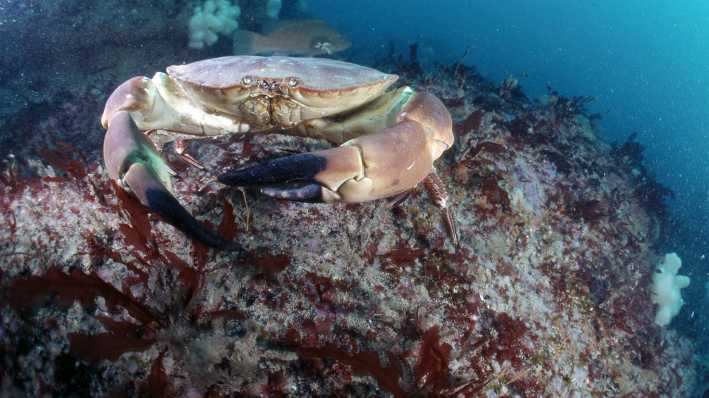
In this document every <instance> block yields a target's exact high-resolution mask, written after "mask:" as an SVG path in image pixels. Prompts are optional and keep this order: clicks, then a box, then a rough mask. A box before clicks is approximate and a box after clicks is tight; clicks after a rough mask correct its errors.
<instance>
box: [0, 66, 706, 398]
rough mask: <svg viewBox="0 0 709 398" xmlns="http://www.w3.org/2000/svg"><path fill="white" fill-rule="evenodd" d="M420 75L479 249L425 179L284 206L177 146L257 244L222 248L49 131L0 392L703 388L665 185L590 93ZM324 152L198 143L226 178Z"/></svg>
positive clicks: (661, 391) (15, 246)
mask: <svg viewBox="0 0 709 398" xmlns="http://www.w3.org/2000/svg"><path fill="white" fill-rule="evenodd" d="M398 65H399V67H400V68H401V70H399V71H395V72H402V71H403V72H404V76H403V79H404V80H405V81H406V82H407V83H408V84H412V85H415V86H417V87H419V88H420V89H427V90H430V91H432V92H433V93H434V94H435V95H437V96H438V97H440V98H443V99H445V102H446V103H447V105H448V106H449V108H450V110H451V112H452V113H453V115H454V117H455V119H456V122H457V123H456V133H457V143H456V146H455V147H454V148H453V149H452V150H451V151H450V152H449V153H448V154H447V155H446V156H445V157H444V158H443V159H442V160H441V161H440V162H439V164H438V171H439V173H440V174H441V177H442V179H443V181H444V182H445V183H446V185H447V186H448V189H449V191H450V194H451V197H452V200H453V202H454V205H455V217H456V219H457V222H458V225H459V227H460V237H461V245H460V247H459V248H454V247H452V246H451V245H450V243H449V241H448V239H447V237H446V230H445V227H444V226H443V225H441V223H440V218H439V217H438V214H437V212H436V209H435V208H432V206H431V205H430V204H429V203H428V202H427V200H426V198H425V195H424V194H421V193H420V192H419V189H420V188H419V189H417V190H415V191H414V192H412V194H411V195H410V197H409V198H408V199H406V200H405V201H404V202H403V203H400V204H398V205H396V206H395V207H394V208H392V207H391V206H390V205H389V204H387V203H386V201H376V202H371V203H365V204H362V205H344V204H338V205H315V204H302V203H290V202H283V201H279V200H273V199H267V198H264V197H262V196H259V195H257V194H256V193H254V192H251V191H249V190H246V191H243V192H242V191H240V190H233V189H226V188H224V187H221V186H218V184H215V183H214V182H213V181H212V178H211V175H210V174H209V173H207V172H205V171H200V170H197V169H194V168H187V167H184V166H183V165H181V164H180V163H179V161H178V160H177V159H176V158H175V157H174V156H172V153H171V150H170V148H168V150H167V152H166V153H167V156H168V159H169V161H170V162H172V163H173V165H174V168H175V169H176V170H179V171H180V175H181V178H180V179H179V180H177V182H176V184H175V185H176V191H177V196H178V197H179V198H180V200H181V202H182V203H185V204H187V205H188V206H189V208H190V209H189V210H190V211H191V212H192V213H193V214H195V215H196V216H197V217H198V218H199V219H200V220H201V221H202V222H204V223H205V224H208V225H209V226H210V227H211V228H213V229H215V230H218V231H219V232H220V233H221V234H222V235H223V236H226V237H227V238H229V239H233V240H234V241H236V242H237V243H238V244H239V245H240V247H241V248H242V249H243V250H242V251H240V252H224V251H213V250H209V249H207V248H205V247H203V246H201V245H199V244H197V243H195V242H190V241H189V240H187V239H186V238H185V237H184V236H183V235H181V234H180V233H178V232H176V230H175V229H174V228H173V227H171V226H170V225H168V224H166V223H164V222H159V220H157V219H156V218H155V216H154V215H152V214H150V213H148V212H147V211H146V210H145V209H144V208H142V207H141V206H140V205H139V204H138V203H137V202H136V201H135V200H134V199H133V198H131V197H130V196H128V195H126V194H124V193H122V191H121V190H117V189H115V187H113V186H112V184H111V182H109V180H108V179H107V177H106V175H105V173H104V172H103V170H102V168H101V166H100V165H99V164H98V162H97V159H98V156H97V153H98V147H97V148H95V149H94V148H87V147H83V146H81V144H80V143H78V142H69V143H64V144H62V143H59V142H58V141H54V142H53V143H52V145H51V146H48V145H47V143H46V142H43V143H42V144H41V145H40V144H39V143H36V144H37V145H35V146H30V147H28V148H26V149H25V151H26V152H25V153H23V156H22V157H21V158H20V157H19V156H15V157H12V158H8V160H6V162H5V164H4V166H3V168H2V173H1V174H0V190H1V192H0V225H2V227H0V258H2V267H1V268H0V284H1V286H2V304H1V305H0V322H1V323H0V395H3V396H13V395H33V396H39V395H41V394H49V395H52V394H54V395H64V396H68V395H74V396H137V395H143V396H210V397H219V396H272V397H280V396H294V397H307V396H390V397H410V396H420V397H460V396H463V397H538V396H550V397H551V396H553V397H572V396H578V397H607V396H619V397H639V396H643V397H661V396H684V395H686V394H688V391H691V389H692V386H693V384H694V383H695V378H696V375H695V371H694V369H693V367H692V364H691V357H692V349H693V348H692V345H691V344H690V343H689V342H688V341H687V340H686V339H684V338H681V337H679V336H677V335H676V334H674V333H673V332H672V331H669V330H666V329H660V328H658V327H657V326H655V325H654V324H653V322H652V319H653V314H654V308H653V305H652V302H651V301H650V295H649V292H648V291H647V289H646V287H647V286H648V284H649V280H650V277H651V274H652V272H653V264H654V263H655V262H656V261H655V259H656V253H655V252H654V251H653V247H654V246H655V245H656V244H657V238H658V230H659V228H661V226H662V224H661V217H662V208H661V206H660V205H659V204H658V203H661V201H662V192H661V191H660V190H659V189H655V190H652V189H651V188H652V187H640V186H638V182H637V181H636V180H635V179H634V177H633V176H632V173H631V166H629V165H628V160H627V156H626V157H624V155H623V153H626V152H629V151H630V149H632V148H630V149H628V150H626V151H622V149H621V150H619V149H618V148H616V150H615V151H614V150H613V149H612V148H611V147H610V146H608V145H606V144H605V143H603V142H602V141H601V140H600V139H598V138H597V137H596V135H595V131H594V130H593V128H592V124H591V123H589V116H588V115H586V113H585V109H584V106H585V103H586V102H585V101H586V99H584V98H575V99H567V98H563V97H561V96H560V95H559V94H558V93H555V92H550V95H549V99H548V100H547V101H530V100H528V99H527V98H526V97H524V95H523V94H522V93H521V91H520V90H519V88H518V87H517V86H516V85H514V84H513V83H514V82H512V81H508V82H506V83H505V84H504V85H503V87H496V86H495V85H494V84H491V83H490V82H487V81H485V80H484V79H482V78H481V77H480V76H479V75H477V74H476V73H475V72H474V71H473V70H472V69H470V68H468V67H465V66H463V65H453V66H450V67H441V69H440V70H439V71H438V72H437V75H436V76H437V78H436V79H435V82H434V81H433V80H432V79H429V78H427V77H426V76H425V75H421V74H419V73H415V74H414V73H413V72H412V71H414V70H418V69H417V68H416V67H414V66H412V65H407V63H406V62H405V61H401V60H399V62H398ZM406 71H410V72H411V74H406ZM75 112H76V113H79V114H81V113H82V112H87V113H88V111H87V110H86V109H83V108H80V109H76V110H75ZM52 117H55V118H56V117H60V116H58V115H54V116H52ZM95 117H97V116H96V115H94V121H95ZM87 119H88V117H87ZM64 122H65V121H61V122H55V123H54V124H44V125H43V126H44V127H41V129H44V130H42V131H38V132H37V133H38V134H42V135H43V136H45V137H51V134H50V133H49V132H48V130H51V129H52V128H55V127H56V126H63V124H62V123H64ZM57 123H58V124H57ZM67 123H68V126H64V127H63V128H70V129H72V131H73V130H82V129H83V131H88V132H91V134H100V132H99V129H98V127H97V126H94V125H93V124H91V123H93V122H89V121H85V120H83V118H82V117H75V116H74V117H72V118H71V121H70V122H67ZM52 126H55V127H52ZM60 128H62V127H60ZM322 146H323V144H322V143H320V142H316V141H312V140H300V139H295V138H292V137H283V136H241V137H222V138H218V139H214V140H210V141H207V142H204V141H203V142H199V143H195V144H194V145H190V151H191V152H192V153H193V154H194V156H195V157H197V158H198V159H199V160H200V161H202V162H203V163H204V164H206V165H208V168H209V169H210V170H212V171H213V172H217V171H219V170H221V169H223V168H225V167H228V166H231V165H233V164H234V163H239V164H245V163H248V162H252V161H256V160H258V159H261V158H264V157H266V156H270V155H271V154H273V153H274V152H275V151H276V149H275V148H283V147H287V148H291V149H295V150H298V151H304V150H310V149H313V148H317V147H322ZM47 148H50V149H47ZM619 151H620V152H619ZM628 156H630V155H628ZM648 192H650V193H648ZM653 195H654V196H653Z"/></svg>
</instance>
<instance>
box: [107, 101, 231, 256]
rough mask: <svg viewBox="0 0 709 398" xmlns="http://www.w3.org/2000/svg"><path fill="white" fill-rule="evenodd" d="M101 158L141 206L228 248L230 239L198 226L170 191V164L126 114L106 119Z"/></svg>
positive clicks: (210, 243)
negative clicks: (106, 128) (106, 129)
mask: <svg viewBox="0 0 709 398" xmlns="http://www.w3.org/2000/svg"><path fill="white" fill-rule="evenodd" d="M105 124H108V131H107V132H106V137H105V138H104V142H103V158H104V161H105V163H106V169H107V171H108V174H109V176H110V177H111V178H112V179H114V180H116V181H117V182H118V184H119V185H120V186H121V187H122V188H124V189H126V190H127V191H129V192H130V193H132V194H133V195H134V196H135V197H136V198H137V199H138V201H140V203H141V204H142V205H143V206H146V207H148V208H149V209H150V210H151V211H153V212H155V213H157V214H159V215H160V216H161V217H162V218H163V219H165V220H166V221H167V222H169V223H171V224H172V225H174V226H175V227H176V228H177V229H179V230H180V231H182V232H184V233H185V234H186V235H187V236H189V237H190V238H192V239H195V240H197V241H199V242H202V243H203V244H205V245H207V246H210V247H215V248H222V249H228V248H233V246H232V244H231V243H230V242H227V241H225V240H224V239H222V238H221V237H220V236H218V235H217V234H215V233H214V232H212V231H210V230H209V229H207V228H205V227H204V226H202V225H201V224H200V223H199V222H198V221H197V220H196V219H195V218H194V217H193V216H192V215H191V214H190V213H189V212H188V211H187V210H185V208H184V207H182V205H181V204H180V203H179V202H178V201H177V199H175V197H174V196H173V194H172V192H171V191H172V184H171V176H172V174H173V172H172V170H171V169H170V167H169V166H168V165H167V163H165V161H164V160H163V159H162V157H161V156H160V154H159V153H158V152H157V150H156V149H155V146H154V145H153V143H152V142H150V141H149V140H148V139H147V138H146V137H145V136H144V135H143V134H142V133H141V131H140V130H139V129H138V127H137V126H136V124H135V122H134V121H133V119H132V118H131V116H130V114H129V113H128V112H126V111H122V110H119V111H116V112H113V113H112V114H111V115H110V120H106V123H105Z"/></svg>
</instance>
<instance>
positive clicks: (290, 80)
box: [288, 77, 298, 87]
mask: <svg viewBox="0 0 709 398" xmlns="http://www.w3.org/2000/svg"><path fill="white" fill-rule="evenodd" d="M297 85H298V79H296V78H295V77H289V78H288V87H295V86H297Z"/></svg>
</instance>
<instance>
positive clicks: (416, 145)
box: [218, 89, 457, 243]
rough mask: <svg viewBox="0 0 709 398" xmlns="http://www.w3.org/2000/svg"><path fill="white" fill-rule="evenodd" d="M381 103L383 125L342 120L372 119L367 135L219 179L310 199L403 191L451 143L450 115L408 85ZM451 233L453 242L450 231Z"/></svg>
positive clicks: (369, 197) (428, 169) (430, 169)
mask: <svg viewBox="0 0 709 398" xmlns="http://www.w3.org/2000/svg"><path fill="white" fill-rule="evenodd" d="M392 104H393V105H392ZM385 105H386V108H387V109H391V110H392V111H391V113H390V114H385V115H383V117H382V118H383V119H386V120H390V121H391V122H389V123H387V124H386V125H385V126H384V127H381V126H380V125H381V120H375V121H374V122H372V121H371V118H369V117H362V118H360V119H361V120H357V116H356V115H355V116H354V121H353V120H350V121H348V122H347V123H349V124H348V126H353V127H354V128H358V129H363V130H365V131H366V130H368V129H367V126H366V123H372V126H374V127H376V128H378V129H374V128H372V129H369V130H370V131H368V132H370V133H369V134H366V135H362V136H359V137H357V138H353V139H351V140H349V141H346V142H345V143H343V144H342V145H341V146H339V147H336V148H332V149H326V150H321V151H316V152H310V153H306V154H297V155H291V156H286V157H282V158H278V159H275V160H271V161H268V162H265V163H261V164H257V165H255V166H252V167H248V168H245V169H241V170H235V171H229V172H227V173H224V174H222V175H220V176H219V177H218V178H219V181H220V182H222V183H224V184H227V185H236V186H259V187H261V192H262V193H263V194H266V195H268V196H272V197H277V198H284V199H290V200H299V201H311V202H335V201H342V202H348V203H357V202H364V201H369V200H374V199H379V198H385V197H390V196H394V195H397V194H400V193H402V192H405V191H408V190H410V189H412V188H414V187H415V186H416V185H417V184H418V183H419V182H421V181H423V180H424V179H425V178H426V177H427V176H428V175H430V174H431V173H432V172H433V171H434V169H433V162H434V161H435V160H436V159H438V157H440V156H441V154H442V153H443V152H444V151H445V150H446V149H448V148H449V147H450V146H451V145H452V144H453V133H452V121H451V117H450V114H449V113H448V110H446V108H445V106H444V105H443V104H442V103H441V102H440V100H438V98H436V97H435V96H433V95H431V94H427V93H418V94H416V93H414V92H413V91H411V90H410V89H403V90H399V91H398V92H397V94H396V95H394V96H392V98H390V99H388V100H387V104H385ZM365 113H366V112H365ZM367 115H369V114H367ZM338 133H341V132H339V131H338ZM322 135H324V134H322ZM450 231H454V229H453V228H451V229H450ZM451 236H452V238H453V240H454V241H455V242H456V243H457V237H456V234H455V233H451Z"/></svg>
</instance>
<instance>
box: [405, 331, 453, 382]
mask: <svg viewBox="0 0 709 398" xmlns="http://www.w3.org/2000/svg"><path fill="white" fill-rule="evenodd" d="M440 340H441V339H440V336H439V334H438V326H433V327H431V328H430V329H428V330H427V331H426V333H425V334H424V335H423V342H422V343H421V349H420V351H419V357H418V360H417V361H416V368H415V369H414V374H415V375H416V380H417V381H418V383H419V387H420V388H424V387H427V386H430V387H432V388H433V390H434V391H435V392H440V391H441V390H443V389H444V388H447V387H448V385H449V379H450V370H449V368H448V362H449V361H450V352H451V346H450V345H448V344H446V343H443V344H441V341H440Z"/></svg>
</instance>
